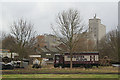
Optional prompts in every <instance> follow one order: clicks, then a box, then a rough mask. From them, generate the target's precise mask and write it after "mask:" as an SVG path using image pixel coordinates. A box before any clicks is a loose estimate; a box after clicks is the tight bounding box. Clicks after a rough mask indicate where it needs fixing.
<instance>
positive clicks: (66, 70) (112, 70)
mask: <svg viewBox="0 0 120 80" xmlns="http://www.w3.org/2000/svg"><path fill="white" fill-rule="evenodd" d="M2 73H3V74H39V73H118V68H117V67H111V66H110V67H99V68H96V67H94V68H92V69H85V68H73V69H70V68H61V69H60V68H53V67H44V68H40V69H33V68H27V69H14V70H3V71H2Z"/></svg>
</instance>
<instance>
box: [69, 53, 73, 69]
mask: <svg viewBox="0 0 120 80" xmlns="http://www.w3.org/2000/svg"><path fill="white" fill-rule="evenodd" d="M72 57H73V56H72V52H71V51H70V68H71V69H72V67H73V66H72Z"/></svg>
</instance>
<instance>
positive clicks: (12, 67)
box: [2, 63, 14, 70]
mask: <svg viewBox="0 0 120 80" xmlns="http://www.w3.org/2000/svg"><path fill="white" fill-rule="evenodd" d="M6 69H14V65H13V64H12V63H2V70H6Z"/></svg>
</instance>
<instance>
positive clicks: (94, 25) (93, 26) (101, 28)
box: [89, 14, 106, 49]
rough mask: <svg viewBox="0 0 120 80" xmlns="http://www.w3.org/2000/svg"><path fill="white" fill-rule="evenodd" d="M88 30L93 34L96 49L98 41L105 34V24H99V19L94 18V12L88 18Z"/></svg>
mask: <svg viewBox="0 0 120 80" xmlns="http://www.w3.org/2000/svg"><path fill="white" fill-rule="evenodd" d="M89 32H90V33H92V34H93V35H94V38H95V39H96V45H97V49H98V43H99V41H100V40H101V39H102V38H103V37H105V35H106V26H105V25H103V24H101V19H99V18H96V14H95V16H94V18H93V19H89Z"/></svg>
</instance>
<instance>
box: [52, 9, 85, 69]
mask: <svg viewBox="0 0 120 80" xmlns="http://www.w3.org/2000/svg"><path fill="white" fill-rule="evenodd" d="M56 21H57V29H58V31H57V30H55V29H54V28H53V27H52V29H53V32H54V33H55V35H56V36H57V37H62V39H60V40H61V42H62V43H63V44H64V45H65V46H66V47H67V50H68V52H69V53H70V68H72V57H73V54H72V53H73V51H74V50H73V49H74V47H75V46H76V44H77V41H78V40H79V37H80V36H79V34H80V33H82V32H83V31H84V27H85V26H84V25H83V22H82V19H81V16H80V13H79V11H77V10H73V9H70V10H68V11H63V12H62V13H59V14H58V16H57V20H56Z"/></svg>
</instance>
